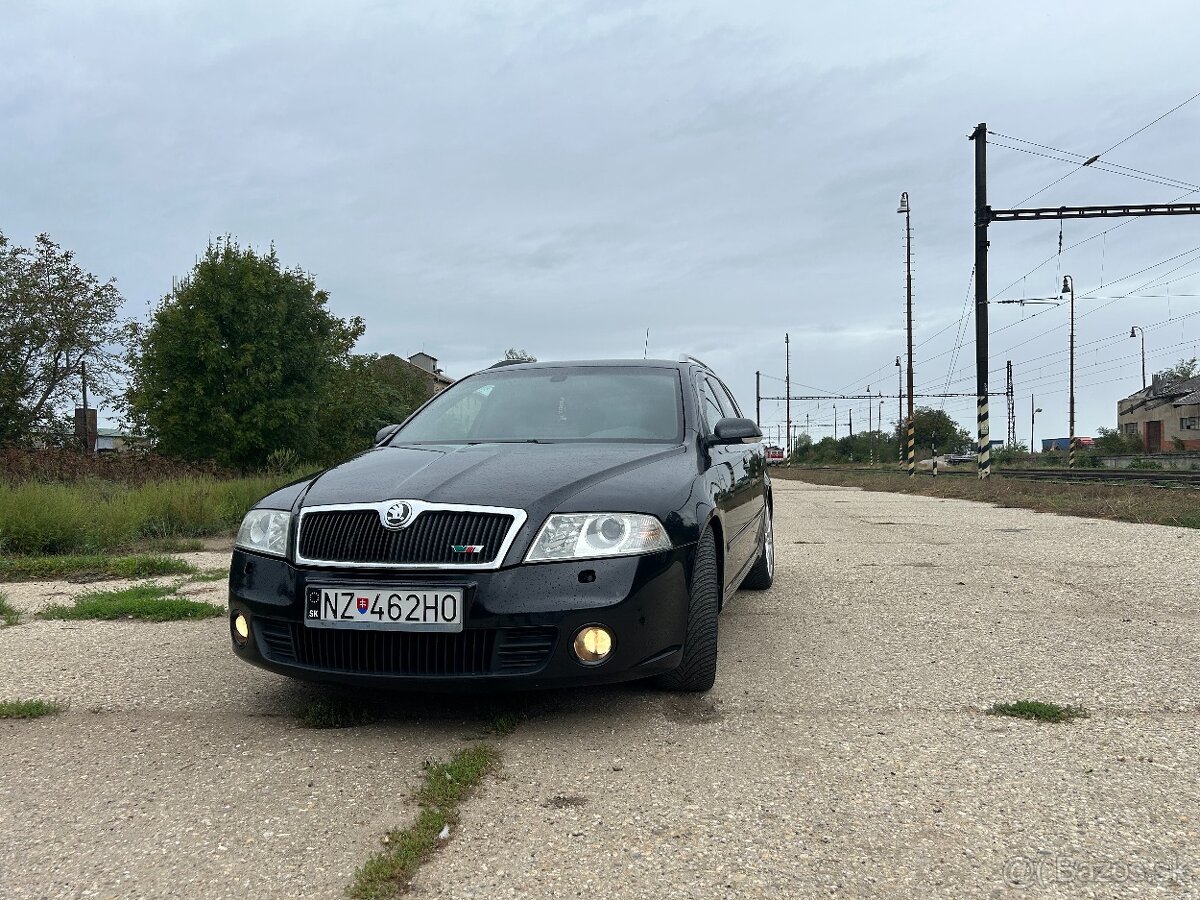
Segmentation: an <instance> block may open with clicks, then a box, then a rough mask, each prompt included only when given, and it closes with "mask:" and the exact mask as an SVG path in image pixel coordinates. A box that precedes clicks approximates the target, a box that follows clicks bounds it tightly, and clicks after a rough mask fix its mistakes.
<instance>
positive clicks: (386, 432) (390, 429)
mask: <svg viewBox="0 0 1200 900" xmlns="http://www.w3.org/2000/svg"><path fill="white" fill-rule="evenodd" d="M399 430H400V426H399V425H384V426H383V427H382V428H380V429H379V430H378V431H377V432H375V446H376V447H378V446H379V445H380V444H382V443H383V442H384V441H386V440H388V439H389V438H391V436H392V435H393V434H395V433H396V432H397V431H399Z"/></svg>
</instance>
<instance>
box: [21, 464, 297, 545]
mask: <svg viewBox="0 0 1200 900" xmlns="http://www.w3.org/2000/svg"><path fill="white" fill-rule="evenodd" d="M290 480H292V478H291V476H290V475H280V476H260V477H254V478H234V479H218V478H213V477H200V476H198V477H188V478H173V479H169V480H164V481H154V482H149V483H147V484H144V485H138V486H132V487H131V486H128V485H123V484H117V483H114V482H107V481H100V480H98V479H93V480H89V481H81V482H76V483H72V484H57V483H45V482H37V481H28V482H21V483H19V484H6V483H0V553H4V554H7V555H8V556H19V555H22V554H63V553H75V554H78V553H96V552H99V551H106V550H115V549H124V548H130V547H135V546H142V545H146V544H147V542H151V541H163V540H172V541H180V540H186V539H189V538H198V537H202V536H205V535H213V534H232V533H233V530H234V529H235V528H237V525H238V523H239V522H240V521H241V519H242V516H243V515H245V513H246V510H248V509H249V508H250V506H251V505H252V504H253V503H254V502H255V501H256V500H257V499H258V498H259V497H261V496H263V495H264V494H267V493H270V492H271V491H273V490H275V489H276V488H278V487H280V486H282V485H284V484H286V483H287V482H288V481H290ZM177 546H179V545H177ZM182 546H189V547H190V546H193V545H192V544H184V545H182Z"/></svg>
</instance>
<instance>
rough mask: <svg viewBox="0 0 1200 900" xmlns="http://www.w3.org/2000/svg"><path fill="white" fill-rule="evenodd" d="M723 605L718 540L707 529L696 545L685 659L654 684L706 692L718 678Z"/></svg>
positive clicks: (670, 689) (685, 638)
mask: <svg viewBox="0 0 1200 900" xmlns="http://www.w3.org/2000/svg"><path fill="white" fill-rule="evenodd" d="M720 606H721V570H720V566H718V565H717V543H716V540H715V538H714V537H713V533H712V529H711V528H706V529H705V530H704V534H703V535H701V537H700V543H699V544H697V545H696V561H695V563H694V564H693V566H692V584H691V588H690V590H689V591H688V621H687V633H686V634H685V636H684V639H683V659H682V660H681V661H680V663H679V668H677V669H675V670H674V671H673V672H666V673H664V674H662V675H659V676H658V678H657V679H656V680H655V683H656V684H657V685H658V686H659V687H660V688H664V689H666V690H668V691H683V692H687V693H703V692H705V691H707V690H710V689H711V688H712V686H713V683H714V682H715V681H716V680H717V614H718V612H719V611H720Z"/></svg>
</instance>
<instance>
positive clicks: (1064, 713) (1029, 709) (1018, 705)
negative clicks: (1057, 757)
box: [987, 700, 1088, 722]
mask: <svg viewBox="0 0 1200 900" xmlns="http://www.w3.org/2000/svg"><path fill="white" fill-rule="evenodd" d="M987 712H988V715H989V716H1012V717H1013V718H1016V719H1033V720H1034V721H1037V722H1070V721H1072V720H1073V719H1086V718H1087V715H1088V713H1087V710H1086V709H1084V708H1083V707H1082V706H1059V705H1058V704H1057V703H1044V702H1042V701H1041V700H1018V701H1016V702H1015V703H993V704H992V705H991V706H990V707H989V708H988V711H987Z"/></svg>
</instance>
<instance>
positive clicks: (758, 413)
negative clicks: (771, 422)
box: [754, 372, 762, 430]
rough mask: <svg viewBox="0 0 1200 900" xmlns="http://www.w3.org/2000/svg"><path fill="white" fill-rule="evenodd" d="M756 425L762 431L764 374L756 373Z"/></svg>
mask: <svg viewBox="0 0 1200 900" xmlns="http://www.w3.org/2000/svg"><path fill="white" fill-rule="evenodd" d="M754 424H755V425H757V426H758V427H759V429H760V430H761V429H762V372H755V373H754Z"/></svg>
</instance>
